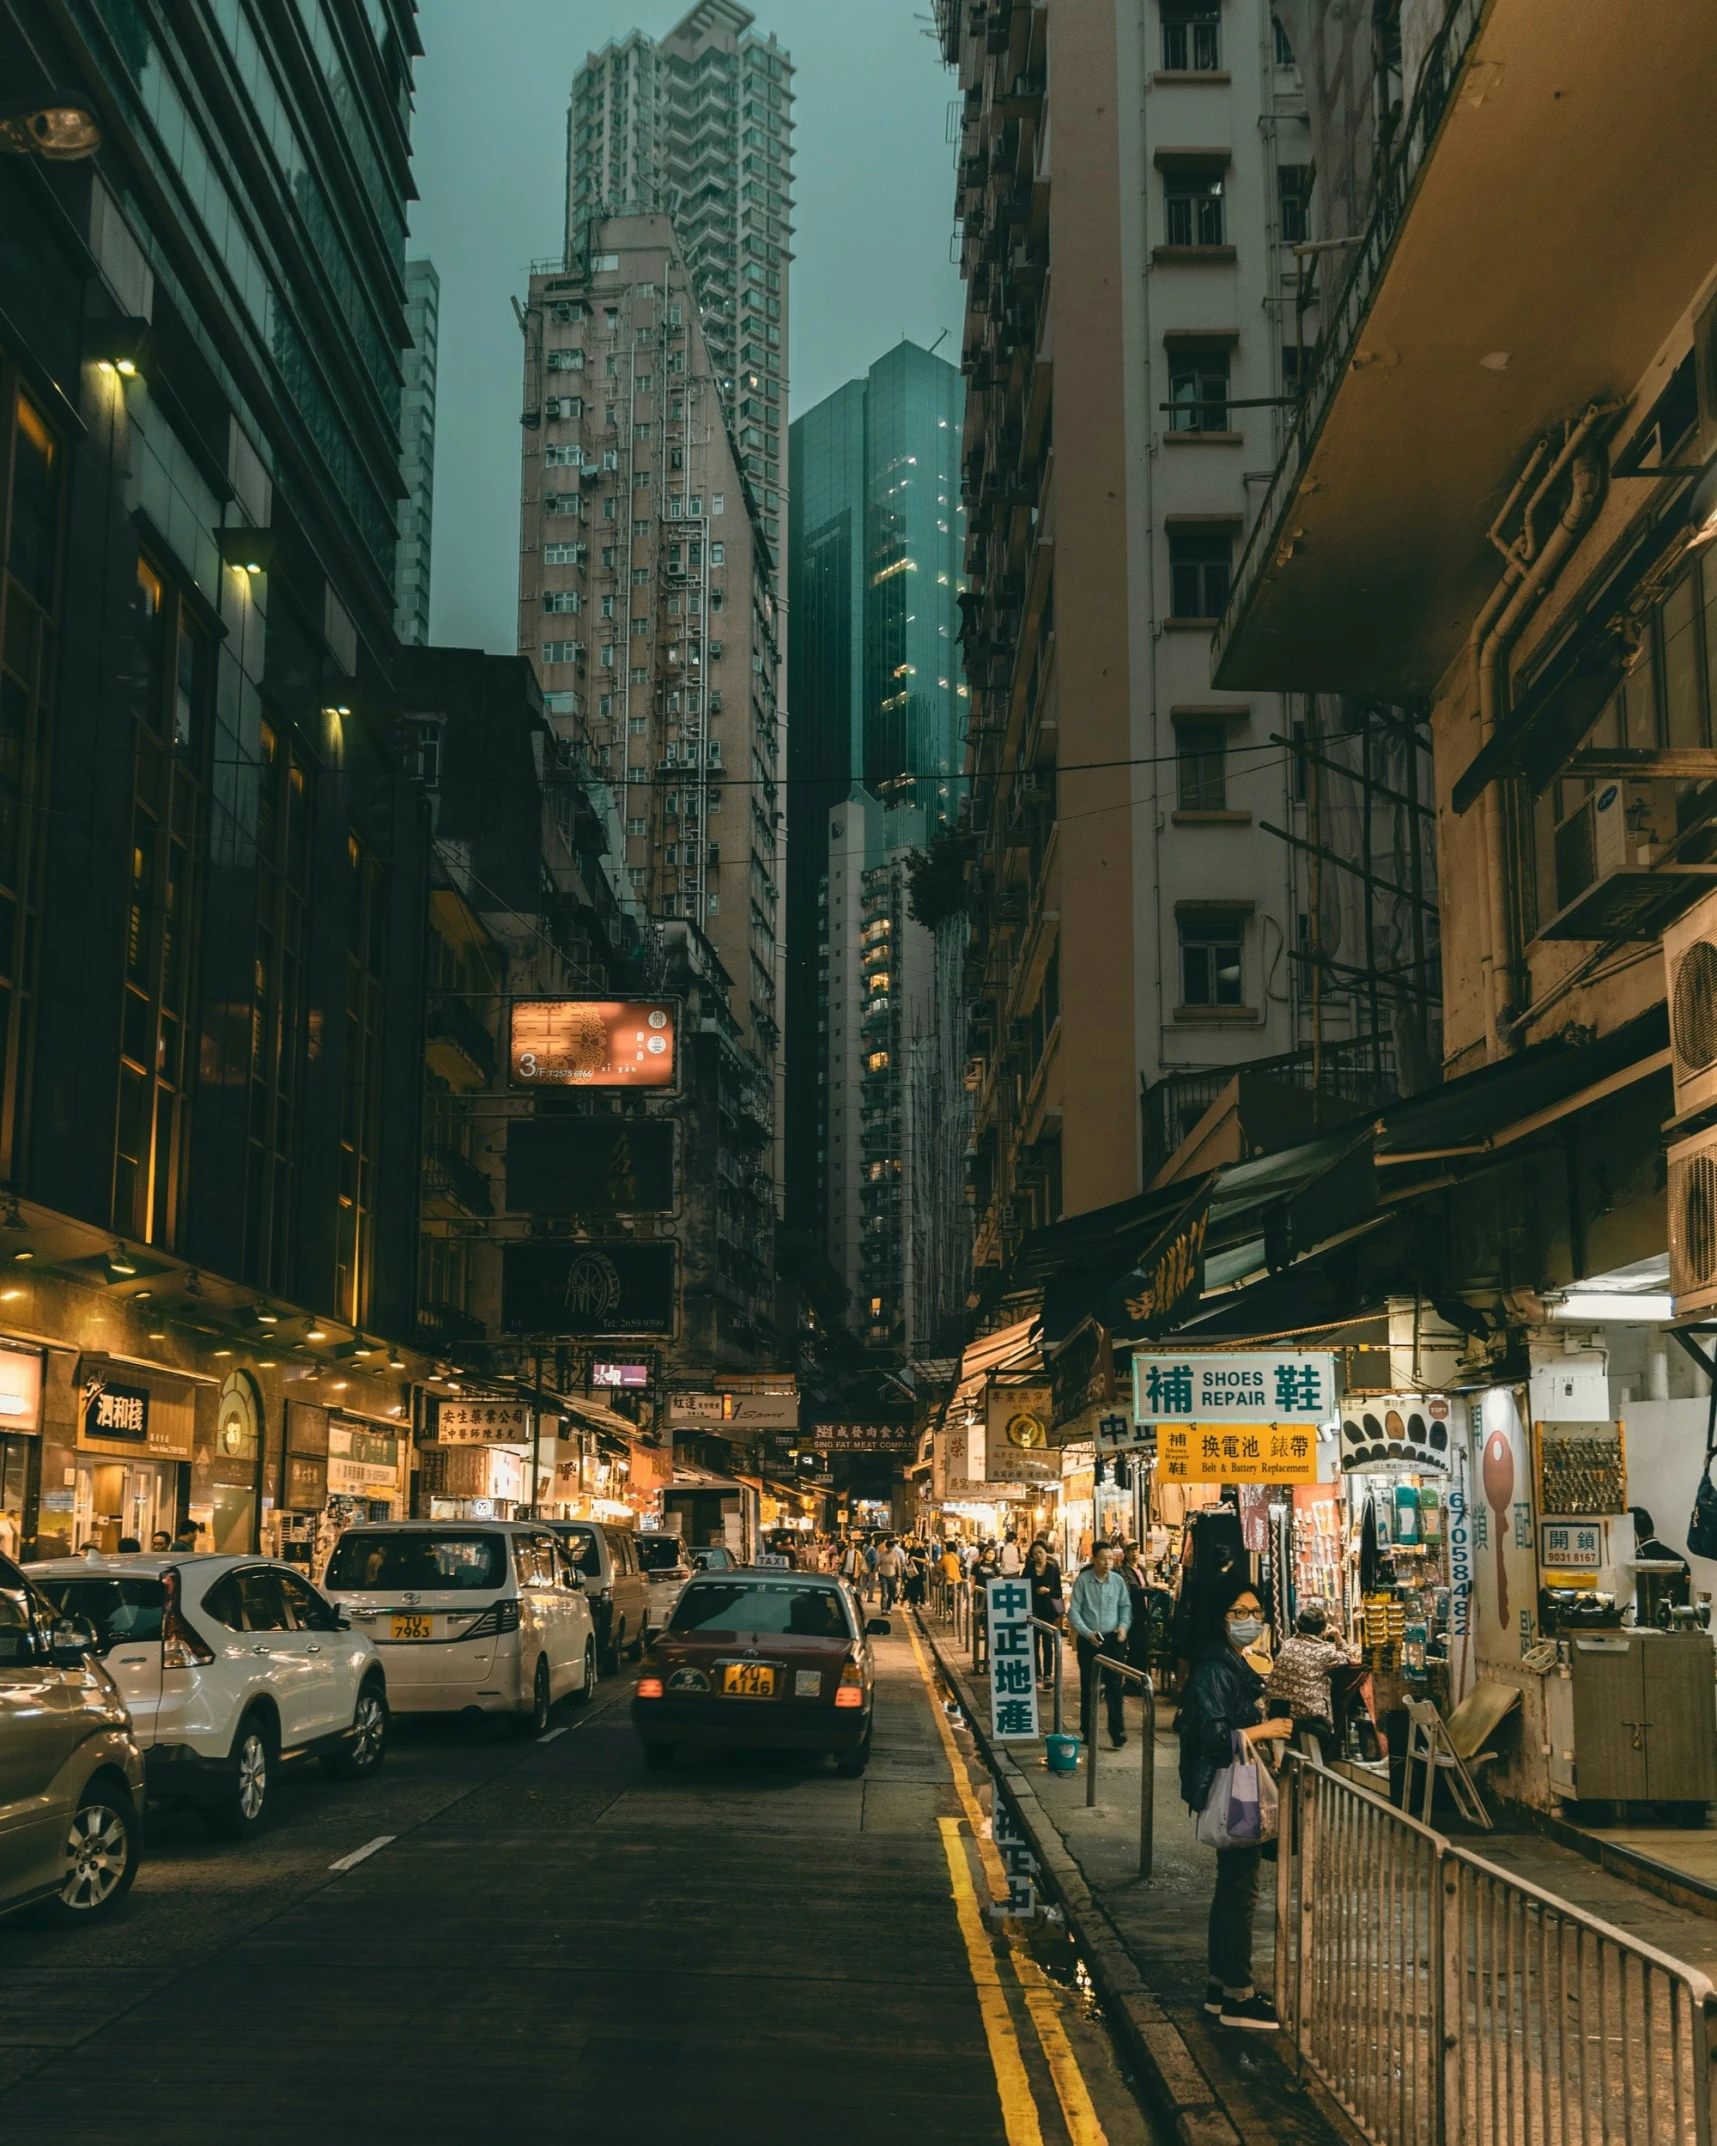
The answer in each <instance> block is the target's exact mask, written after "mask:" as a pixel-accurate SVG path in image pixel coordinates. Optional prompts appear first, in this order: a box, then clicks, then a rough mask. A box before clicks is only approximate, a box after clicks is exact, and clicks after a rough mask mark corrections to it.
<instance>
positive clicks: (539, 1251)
mask: <svg viewBox="0 0 1717 2146" xmlns="http://www.w3.org/2000/svg"><path fill="white" fill-rule="evenodd" d="M678 1302H679V1258H678V1247H677V1246H676V1245H675V1244H673V1243H672V1242H662V1241H657V1242H653V1243H644V1244H640V1243H638V1242H636V1241H635V1240H632V1239H629V1238H609V1239H602V1240H599V1241H595V1242H591V1243H582V1244H581V1243H571V1244H540V1243H538V1244H508V1245H503V1246H502V1248H501V1323H502V1325H503V1326H504V1327H505V1328H506V1330H507V1332H508V1333H510V1334H539V1335H541V1336H542V1337H543V1338H544V1339H545V1340H577V1339H579V1338H580V1337H582V1336H586V1335H588V1336H591V1337H593V1338H600V1337H602V1336H604V1335H610V1334H612V1335H621V1334H672V1333H673V1331H674V1326H675V1314H676V1311H677V1308H678Z"/></svg>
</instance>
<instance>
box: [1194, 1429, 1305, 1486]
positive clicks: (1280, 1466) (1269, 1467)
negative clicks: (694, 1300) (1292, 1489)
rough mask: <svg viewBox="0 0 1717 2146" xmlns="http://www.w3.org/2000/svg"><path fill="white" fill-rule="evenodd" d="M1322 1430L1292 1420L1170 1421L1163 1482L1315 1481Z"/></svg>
mask: <svg viewBox="0 0 1717 2146" xmlns="http://www.w3.org/2000/svg"><path fill="white" fill-rule="evenodd" d="M1317 1479H1318V1434H1317V1432H1316V1431H1315V1430H1314V1429H1312V1428H1311V1426H1310V1425H1299V1424H1292V1423H1247V1424H1232V1423H1165V1424H1163V1425H1162V1426H1161V1427H1160V1428H1159V1430H1158V1432H1157V1481H1158V1482H1159V1483H1315V1482H1316V1481H1317Z"/></svg>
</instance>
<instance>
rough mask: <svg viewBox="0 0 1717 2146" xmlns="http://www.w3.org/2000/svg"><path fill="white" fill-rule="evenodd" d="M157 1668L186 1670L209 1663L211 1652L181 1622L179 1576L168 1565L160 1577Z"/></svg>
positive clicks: (171, 1566) (207, 1646)
mask: <svg viewBox="0 0 1717 2146" xmlns="http://www.w3.org/2000/svg"><path fill="white" fill-rule="evenodd" d="M161 1591H162V1595H163V1597H164V1599H163V1601H162V1605H161V1666H162V1668H163V1669H190V1668H192V1667H193V1666H196V1665H200V1664H201V1663H203V1662H212V1661H213V1660H214V1658H215V1650H214V1648H213V1647H211V1646H210V1645H209V1644H208V1642H207V1641H206V1640H205V1639H203V1638H201V1637H200V1636H199V1635H198V1634H197V1633H196V1632H194V1631H193V1630H192V1629H191V1627H190V1625H189V1624H188V1623H187V1622H186V1621H185V1618H184V1616H183V1614H182V1613H181V1611H180V1608H179V1572H178V1568H177V1566H173V1565H169V1566H168V1568H167V1570H166V1571H165V1572H164V1573H162V1575H161Z"/></svg>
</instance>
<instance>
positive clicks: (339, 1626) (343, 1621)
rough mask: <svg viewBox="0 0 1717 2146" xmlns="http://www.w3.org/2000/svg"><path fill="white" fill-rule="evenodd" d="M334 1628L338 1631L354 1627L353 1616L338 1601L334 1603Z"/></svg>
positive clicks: (345, 1630)
mask: <svg viewBox="0 0 1717 2146" xmlns="http://www.w3.org/2000/svg"><path fill="white" fill-rule="evenodd" d="M334 1629H335V1631H336V1632H349V1631H350V1630H351V1629H352V1620H351V1618H350V1617H349V1616H348V1615H347V1614H346V1612H345V1610H344V1609H343V1608H342V1606H341V1605H340V1604H339V1603H338V1602H336V1603H335V1604H334Z"/></svg>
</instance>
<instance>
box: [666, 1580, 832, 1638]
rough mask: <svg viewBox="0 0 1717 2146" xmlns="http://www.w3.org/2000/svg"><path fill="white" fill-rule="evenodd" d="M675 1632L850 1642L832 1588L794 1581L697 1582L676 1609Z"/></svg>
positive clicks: (671, 1627)
mask: <svg viewBox="0 0 1717 2146" xmlns="http://www.w3.org/2000/svg"><path fill="white" fill-rule="evenodd" d="M668 1630H669V1631H670V1632H782V1633H787V1634H791V1635H792V1636H794V1637H795V1638H800V1639H850V1638H851V1637H852V1628H851V1627H850V1626H849V1625H848V1623H847V1615H846V1610H845V1609H844V1607H843V1606H842V1603H841V1598H840V1596H839V1595H838V1594H836V1592H835V1591H834V1589H833V1588H832V1587H795V1586H794V1585H793V1583H792V1582H791V1581H790V1580H694V1581H692V1583H691V1584H690V1586H688V1587H687V1589H686V1591H685V1593H684V1594H683V1595H681V1597H680V1599H679V1601H678V1602H677V1603H676V1604H675V1605H674V1614H673V1616H672V1617H671V1618H670V1619H669V1620H668Z"/></svg>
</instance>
